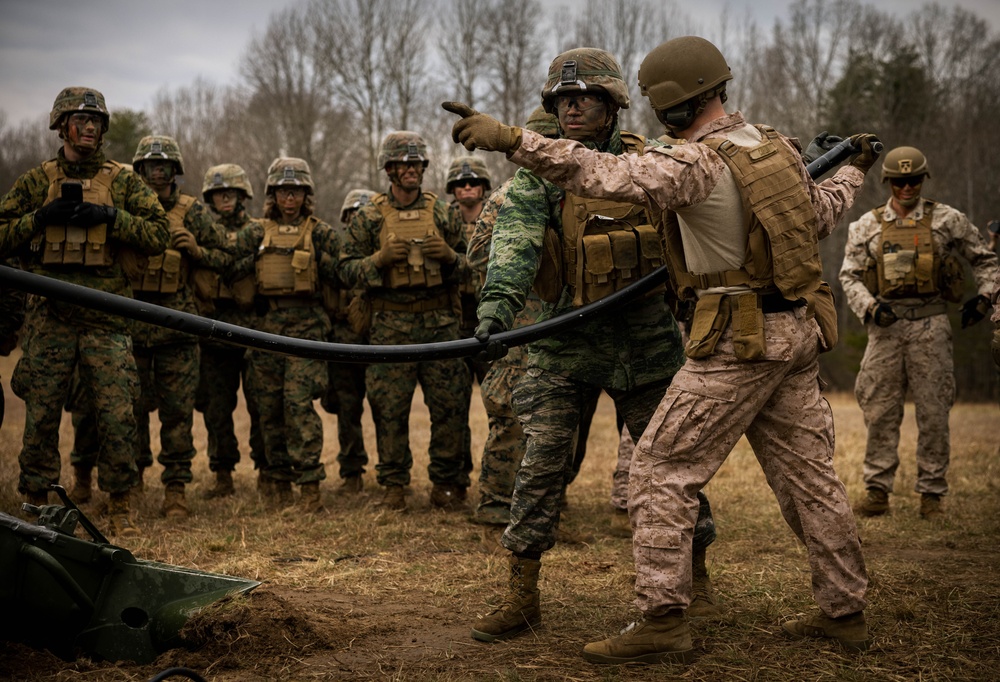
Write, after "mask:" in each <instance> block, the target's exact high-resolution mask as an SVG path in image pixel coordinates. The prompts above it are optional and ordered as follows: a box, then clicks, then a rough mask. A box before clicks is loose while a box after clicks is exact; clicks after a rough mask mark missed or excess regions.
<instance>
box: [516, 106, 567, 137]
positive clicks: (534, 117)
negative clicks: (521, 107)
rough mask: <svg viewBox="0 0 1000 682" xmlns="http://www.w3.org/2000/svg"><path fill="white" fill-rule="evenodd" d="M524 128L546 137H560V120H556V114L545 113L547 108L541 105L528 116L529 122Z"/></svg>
mask: <svg viewBox="0 0 1000 682" xmlns="http://www.w3.org/2000/svg"><path fill="white" fill-rule="evenodd" d="M524 127H525V128H527V129H528V130H530V131H532V132H535V133H538V134H539V135H544V136H545V137H557V136H558V135H559V119H558V118H556V116H555V114H550V113H548V112H547V111H545V107H543V106H542V105H540V104H539V105H538V106H537V107H535V110H534V111H532V112H531V114H530V115H529V116H528V121H527V122H526V123H525V124H524Z"/></svg>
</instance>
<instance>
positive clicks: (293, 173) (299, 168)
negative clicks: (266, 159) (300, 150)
mask: <svg viewBox="0 0 1000 682" xmlns="http://www.w3.org/2000/svg"><path fill="white" fill-rule="evenodd" d="M282 185H293V186H295V187H305V188H306V194H312V193H313V192H314V191H315V188H314V186H313V180H312V173H311V172H310V170H309V164H308V163H306V161H305V159H298V158H295V157H291V156H279V157H278V158H276V159H275V160H274V161H272V162H271V165H270V166H268V169H267V187H266V189H265V191H266V192H271V191H272V190H273V189H275V188H276V187H280V186H282Z"/></svg>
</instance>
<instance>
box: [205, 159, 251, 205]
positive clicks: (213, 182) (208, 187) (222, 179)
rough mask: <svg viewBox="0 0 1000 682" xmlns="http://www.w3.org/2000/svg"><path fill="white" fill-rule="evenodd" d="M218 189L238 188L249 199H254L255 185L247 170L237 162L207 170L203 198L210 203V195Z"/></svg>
mask: <svg viewBox="0 0 1000 682" xmlns="http://www.w3.org/2000/svg"><path fill="white" fill-rule="evenodd" d="M217 189H237V190H240V191H242V192H243V194H244V196H245V197H246V198H247V199H253V187H252V186H251V185H250V178H248V177H247V172H246V171H245V170H243V169H242V168H241V167H240V166H237V165H236V164H235V163H223V164H219V165H218V166H212V167H211V168H209V169H208V170H207V171H205V182H203V183H202V186H201V198H202V199H203V200H204V201H205V203H208V201H209V199H208V195H209V194H211V193H212V192H214V191H215V190H217Z"/></svg>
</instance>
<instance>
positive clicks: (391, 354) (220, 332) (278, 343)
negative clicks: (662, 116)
mask: <svg viewBox="0 0 1000 682" xmlns="http://www.w3.org/2000/svg"><path fill="white" fill-rule="evenodd" d="M666 281H667V269H666V267H665V266H664V267H660V268H658V269H656V270H654V271H653V272H651V273H650V274H648V275H646V276H645V277H643V278H642V279H640V280H638V281H636V282H634V283H632V284H630V285H629V286H627V287H625V288H624V289H622V290H621V291H616V292H615V293H613V294H611V295H610V296H606V297H604V298H602V299H601V300H600V301H595V302H594V303H589V304H587V305H585V306H583V307H582V308H577V309H576V310H573V311H572V312H569V313H566V314H564V315H560V316H558V317H553V318H552V319H549V320H545V321H544V322H538V323H536V324H532V325H529V326H527V327H521V328H519V329H514V330H511V331H508V332H502V333H500V334H493V335H492V336H491V337H490V338H491V339H492V340H497V341H502V342H503V343H504V344H505V345H507V346H511V347H512V346H521V345H524V344H526V343H530V342H531V341H534V340H535V339H540V338H543V337H546V336H551V335H552V334H555V333H556V332H559V331H563V330H565V329H568V328H570V327H572V326H575V325H577V324H579V323H580V322H582V321H583V320H585V319H587V318H588V317H590V316H592V315H596V314H598V313H600V312H602V311H604V310H605V309H610V308H611V307H612V306H622V305H625V304H626V303H628V302H630V301H632V300H634V299H636V298H638V297H639V296H641V295H642V294H644V293H646V292H648V291H651V290H652V289H653V288H655V287H657V286H659V285H660V284H663V283H664V282H666ZM0 283H2V284H4V285H7V286H11V287H13V288H15V289H21V290H22V291H27V292H28V293H31V294H37V295H38V296H45V297H47V298H54V299H56V300H58V301H65V302H67V303H73V304H75V305H79V306H83V307H84V308H92V309H94V310H100V311H102V312H105V313H110V314H112V315H121V316H123V317H128V318H131V319H133V320H139V321H140V322H149V323H151V324H156V325H159V326H161V327H168V328H170V329H175V330H177V331H181V332H186V333H188V334H192V335H194V336H199V337H201V338H204V339H213V340H216V341H222V342H224V343H231V344H234V345H237V346H246V347H248V348H259V349H260V350H265V351H270V352H273V353H283V354H286V355H295V356H298V357H302V358H312V359H314V360H326V361H332V362H358V363H371V362H417V361H422V360H443V359H446V358H460V357H465V356H467V355H475V354H476V353H478V352H480V351H482V350H484V349H485V348H486V344H484V343H481V342H479V341H477V340H476V339H460V340H458V341H441V342H438V343H422V344H413V345H409V346H371V345H361V344H349V343H327V342H324V341H308V340H305V339H295V338H292V337H289V336H280V335H278V334H268V333H266V332H261V331H257V330H255V329H247V328H246V327H240V326H237V325H235V324H227V323H225V322H219V321H217V320H210V319H208V318H205V317H199V316H197V315H192V314H190V313H184V312H180V311H178V310H171V309H170V308H164V307H163V306H158V305H154V304H152V303H146V302H144V301H137V300H135V299H132V298H127V297H125V296H118V295H116V294H109V293H107V292H105V291H98V290H96V289H90V288H88V287H83V286H80V285H78V284H71V283H69V282H63V281H62V280H58V279H52V278H50V277H45V276H43V275H36V274H34V273H30V272H25V271H23V270H17V269H15V268H11V267H9V266H5V265H0Z"/></svg>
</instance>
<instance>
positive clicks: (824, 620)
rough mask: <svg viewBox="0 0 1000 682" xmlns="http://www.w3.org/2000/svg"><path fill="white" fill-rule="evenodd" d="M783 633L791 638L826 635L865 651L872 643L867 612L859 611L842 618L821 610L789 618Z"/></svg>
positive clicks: (783, 626) (853, 648)
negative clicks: (866, 617) (866, 618)
mask: <svg viewBox="0 0 1000 682" xmlns="http://www.w3.org/2000/svg"><path fill="white" fill-rule="evenodd" d="M781 630H782V633H783V634H784V635H785V636H786V637H788V638H789V639H805V638H806V637H825V638H829V639H833V640H836V641H837V642H839V643H840V645H841V646H842V647H844V648H845V649H848V650H850V651H864V650H866V649H867V648H868V646H869V644H871V640H870V639H869V638H868V624H867V623H866V622H865V612H864V611H858V612H857V613H851V614H848V615H846V616H841V617H840V618H830V617H829V616H827V615H826V614H824V613H823V612H821V611H818V610H817V611H816V612H815V613H813V614H811V615H809V616H804V617H802V618H796V619H794V620H788V621H785V622H784V623H782V624H781Z"/></svg>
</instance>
